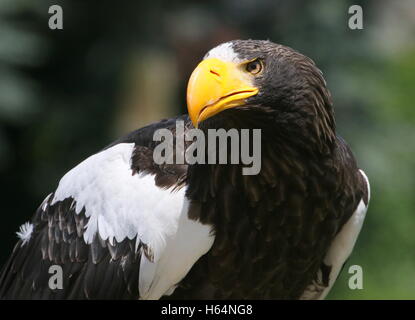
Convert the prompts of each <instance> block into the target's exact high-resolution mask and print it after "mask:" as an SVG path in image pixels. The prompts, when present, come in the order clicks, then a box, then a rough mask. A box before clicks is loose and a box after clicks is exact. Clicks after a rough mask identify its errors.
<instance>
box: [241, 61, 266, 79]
mask: <svg viewBox="0 0 415 320" xmlns="http://www.w3.org/2000/svg"><path fill="white" fill-rule="evenodd" d="M262 69H263V64H262V61H261V60H259V59H255V60H253V61H250V62H248V63H247V64H246V66H245V70H246V71H247V72H249V73H251V74H253V75H257V74H259V73H260V72H261V71H262Z"/></svg>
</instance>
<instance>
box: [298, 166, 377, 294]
mask: <svg viewBox="0 0 415 320" xmlns="http://www.w3.org/2000/svg"><path fill="white" fill-rule="evenodd" d="M360 173H361V174H362V175H363V177H364V179H365V181H366V184H367V190H368V203H369V199H370V185H369V180H368V178H367V177H366V175H365V173H364V172H363V171H362V170H360ZM367 208H368V206H367V205H365V203H364V202H363V199H362V200H360V202H359V205H358V206H357V208H356V211H355V212H354V213H353V215H352V216H351V217H350V219H349V220H348V221H347V222H346V223H345V224H344V226H343V228H342V229H341V230H340V232H339V233H338V234H337V236H336V237H335V238H334V240H333V242H332V244H331V245H330V248H329V250H328V252H327V255H326V257H325V258H324V264H326V265H327V266H331V272H330V275H329V285H328V286H327V287H322V286H319V285H318V284H314V283H313V284H311V285H309V286H308V287H307V289H306V290H305V292H304V293H303V295H302V296H301V298H300V299H304V300H309V299H324V298H325V297H326V295H327V294H328V293H329V292H330V290H331V288H332V287H333V284H334V282H335V281H336V279H337V277H338V275H339V273H340V270H341V269H342V267H343V264H344V263H345V261H346V260H347V258H348V257H349V256H350V254H351V253H352V251H353V247H354V245H355V243H356V240H357V237H358V236H359V233H360V230H361V229H362V225H363V221H364V220H365V216H366V211H367ZM318 277H319V280H321V271H319V274H318Z"/></svg>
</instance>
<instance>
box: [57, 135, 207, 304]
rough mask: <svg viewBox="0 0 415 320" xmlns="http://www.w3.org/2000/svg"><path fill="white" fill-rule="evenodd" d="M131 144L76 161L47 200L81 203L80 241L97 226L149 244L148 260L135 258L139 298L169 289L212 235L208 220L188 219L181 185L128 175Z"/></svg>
mask: <svg viewBox="0 0 415 320" xmlns="http://www.w3.org/2000/svg"><path fill="white" fill-rule="evenodd" d="M133 150H134V144H133V143H121V144H117V145H115V146H113V147H111V148H109V149H106V150H104V151H102V152H100V153H97V154H95V155H93V156H91V157H89V158H88V159H86V160H85V161H83V162H82V163H80V164H79V165H78V166H76V167H75V168H74V169H72V170H71V171H69V172H68V173H67V174H66V175H65V176H64V177H63V178H62V179H61V181H60V182H59V186H58V188H57V190H56V192H55V195H54V198H53V199H52V202H51V205H53V204H54V203H56V202H58V201H63V200H64V199H66V198H69V197H72V198H73V199H74V200H75V202H76V207H75V211H76V213H77V214H79V213H80V212H81V211H82V209H83V208H85V215H86V217H89V221H88V224H87V225H86V230H85V232H84V240H85V242H86V243H91V242H92V240H93V238H94V235H95V234H96V233H97V232H98V233H99V235H100V237H101V238H102V239H103V240H107V239H108V241H110V243H113V241H114V239H115V240H116V241H117V242H121V241H122V240H123V239H125V238H128V239H133V238H134V237H136V236H137V244H138V242H139V241H141V242H143V243H145V244H146V245H147V246H148V247H149V248H151V251H152V253H153V261H149V260H148V259H147V258H146V257H145V255H144V254H143V255H142V258H141V268H140V286H139V289H140V295H141V296H142V298H149V299H156V298H159V297H161V296H162V295H163V294H165V293H166V292H167V291H169V290H170V292H172V290H173V289H174V286H175V285H176V284H177V283H178V282H179V281H180V280H181V279H182V278H183V277H184V276H185V275H186V274H187V272H188V271H189V270H190V268H191V267H192V265H193V264H194V263H195V262H196V261H197V260H198V259H199V258H200V257H201V256H202V255H203V254H205V253H206V252H207V251H208V250H209V249H210V247H211V246H212V243H213V239H214V238H213V236H210V231H211V228H210V227H209V226H205V225H202V224H201V223H199V222H196V221H193V220H189V219H188V217H187V210H188V202H187V200H186V199H185V188H181V189H178V190H173V188H170V189H167V190H166V189H162V188H159V187H157V186H156V184H155V181H154V176H153V175H149V174H148V175H141V174H135V175H133V172H132V170H131V157H132V153H133ZM172 287H173V289H172ZM170 292H169V293H170Z"/></svg>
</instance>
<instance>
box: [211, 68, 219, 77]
mask: <svg viewBox="0 0 415 320" xmlns="http://www.w3.org/2000/svg"><path fill="white" fill-rule="evenodd" d="M210 73H212V74H214V75H215V76H217V77H220V75H219V73H218V72H216V71H215V70H212V69H211V70H210Z"/></svg>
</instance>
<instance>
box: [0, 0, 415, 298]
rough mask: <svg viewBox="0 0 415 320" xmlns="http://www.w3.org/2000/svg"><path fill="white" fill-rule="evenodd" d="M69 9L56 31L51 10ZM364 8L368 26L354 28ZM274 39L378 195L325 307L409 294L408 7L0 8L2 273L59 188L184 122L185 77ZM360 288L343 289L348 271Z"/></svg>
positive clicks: (413, 200) (8, 4)
mask: <svg viewBox="0 0 415 320" xmlns="http://www.w3.org/2000/svg"><path fill="white" fill-rule="evenodd" d="M53 4H58V5H60V6H61V7H62V8H63V18H64V23H63V30H50V29H49V27H48V19H49V17H50V15H49V14H48V9H49V6H50V5H53ZM352 4H360V5H361V6H362V7H363V14H364V29H363V30H351V29H349V28H348V19H349V17H350V16H349V14H348V8H349V6H351V5H352ZM237 38H242V39H247V38H253V39H270V40H272V41H274V42H278V43H281V44H284V45H288V46H291V47H293V48H295V49H297V50H299V51H300V52H302V53H304V54H306V55H308V56H309V57H311V58H312V59H313V60H314V61H315V62H316V63H317V65H318V66H319V67H320V69H321V70H322V71H323V72H324V75H325V78H326V80H327V82H328V87H329V89H330V90H331V92H332V95H333V100H334V104H335V111H336V121H337V128H338V133H339V134H340V135H342V136H343V137H344V138H345V139H346V140H347V141H348V142H349V144H350V145H351V147H352V149H353V151H354V153H355V155H356V157H357V159H358V161H359V164H360V166H361V167H362V168H363V169H364V170H365V171H366V173H367V175H368V176H369V179H370V181H371V185H372V202H371V205H370V208H369V212H368V216H367V219H366V222H365V225H364V228H363V230H362V233H361V236H360V238H359V240H358V243H357V245H356V248H355V251H354V253H353V255H352V256H351V258H350V260H349V262H348V263H347V265H346V267H345V269H344V271H343V274H342V276H341V277H340V278H339V280H338V282H337V283H336V285H335V288H334V290H333V291H332V293H331V294H330V296H329V297H330V298H333V299H341V298H352V299H388V298H391V299H399V298H403V299H407V298H415V232H414V231H415V219H414V214H415V210H414V209H415V197H414V189H415V171H414V169H415V146H414V145H415V143H414V142H415V108H414V106H413V104H414V101H415V90H414V86H415V43H414V40H415V2H414V1H411V0H402V1H393V0H381V1H346V0H340V1H330V0H318V1H288V0H285V1H277V0H260V1H254V0H239V1H237V0H227V1H225V0H222V1H203V2H202V1H199V2H197V1H180V2H179V1H160V0H152V1H97V0H93V1H92V0H88V1H81V0H70V1H69V0H67V1H46V0H36V1H35V0H31V1H29V0H20V1H17V0H3V1H1V2H0V181H1V185H0V196H1V198H0V200H1V213H2V215H1V220H0V264H3V263H4V261H5V260H6V258H7V256H8V255H9V254H10V252H11V250H12V248H13V245H14V244H15V242H16V235H15V232H16V231H17V230H18V227H19V225H21V224H23V223H24V222H25V221H28V220H29V219H30V217H31V215H32V214H33V212H34V210H35V209H36V208H37V206H38V205H39V204H40V203H41V202H42V200H43V199H44V198H45V197H46V195H48V194H49V193H50V192H51V191H53V190H54V189H55V188H56V186H57V183H58V181H59V179H60V178H61V177H62V176H63V175H64V174H65V172H67V171H68V170H69V169H71V168H72V167H73V166H75V165H76V164H78V163H79V162H80V161H82V160H83V159H85V158H86V157H88V156H89V155H91V154H93V153H95V152H97V151H98V150H100V149H101V148H102V147H104V146H105V145H107V144H109V143H110V142H111V141H112V140H114V139H116V138H117V137H119V136H121V135H123V134H125V133H127V132H129V131H131V130H133V129H136V128H139V127H141V126H143V125H145V124H148V123H150V122H153V121H158V120H160V119H162V118H165V117H170V116H174V115H176V114H179V113H185V112H186V104H185V88H186V85H187V80H188V77H189V75H190V73H191V72H192V70H193V68H194V67H195V66H196V64H197V63H198V61H199V60H200V59H201V58H202V57H203V55H204V54H205V53H206V52H207V51H208V50H209V49H210V48H212V47H214V46H216V45H218V44H219V43H221V42H224V41H227V40H232V39H237ZM353 264H357V265H360V266H362V268H363V272H364V289H363V290H350V289H349V288H348V285H347V283H348V278H349V276H350V275H349V274H348V273H347V270H348V267H349V266H350V265H353Z"/></svg>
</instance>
